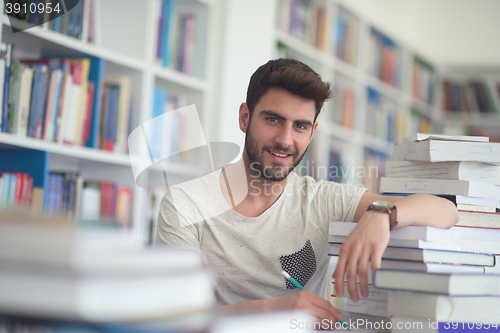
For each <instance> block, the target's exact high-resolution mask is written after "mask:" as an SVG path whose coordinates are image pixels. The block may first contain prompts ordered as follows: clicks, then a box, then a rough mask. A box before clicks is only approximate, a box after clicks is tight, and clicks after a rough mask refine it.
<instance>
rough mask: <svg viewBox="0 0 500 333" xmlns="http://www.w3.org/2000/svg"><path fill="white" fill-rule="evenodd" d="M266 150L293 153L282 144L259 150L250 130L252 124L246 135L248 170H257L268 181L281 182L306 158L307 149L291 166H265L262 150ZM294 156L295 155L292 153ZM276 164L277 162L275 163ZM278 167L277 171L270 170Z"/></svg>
mask: <svg viewBox="0 0 500 333" xmlns="http://www.w3.org/2000/svg"><path fill="white" fill-rule="evenodd" d="M265 150H269V151H273V150H276V151H280V152H285V153H289V154H290V153H291V152H290V151H288V150H287V149H284V148H283V147H281V146H280V145H277V146H274V147H272V148H271V147H263V149H262V151H259V147H257V143H256V142H255V139H254V137H253V136H252V134H251V132H250V125H249V126H248V128H247V133H246V136H245V151H246V153H247V156H248V161H245V164H246V166H247V170H249V172H250V173H252V172H255V173H258V175H259V177H260V178H262V179H265V180H268V181H272V182H281V181H282V180H284V179H285V178H286V177H288V175H289V174H290V172H292V171H293V169H295V167H296V166H297V165H299V163H300V161H302V158H304V155H305V153H306V151H307V148H306V150H305V151H304V152H303V153H302V155H300V157H299V158H298V159H297V160H296V161H295V162H294V163H293V164H292V165H290V166H287V167H284V166H281V165H276V166H270V167H265V166H264V161H263V154H262V152H263V151H265ZM292 156H293V155H292ZM273 164H275V163H273ZM275 168H276V169H278V170H277V171H273V172H272V173H271V172H270V171H269V170H270V169H275Z"/></svg>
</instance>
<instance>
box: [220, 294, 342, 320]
mask: <svg viewBox="0 0 500 333" xmlns="http://www.w3.org/2000/svg"><path fill="white" fill-rule="evenodd" d="M222 308H223V309H224V310H228V311H245V312H247V311H251V312H254V311H257V312H271V311H286V310H304V311H307V312H309V313H310V314H312V315H313V316H315V317H316V321H318V322H321V321H322V320H323V319H328V321H330V320H333V321H334V322H335V321H336V320H337V319H342V313H341V312H340V311H339V310H338V309H336V308H334V307H333V306H332V305H331V304H330V302H328V301H326V300H324V299H323V298H321V297H319V296H316V295H314V294H313V293H310V292H308V291H298V292H295V293H293V294H290V295H288V296H283V297H277V298H266V299H259V300H255V301H251V302H247V303H242V304H235V305H225V306H223V307H222Z"/></svg>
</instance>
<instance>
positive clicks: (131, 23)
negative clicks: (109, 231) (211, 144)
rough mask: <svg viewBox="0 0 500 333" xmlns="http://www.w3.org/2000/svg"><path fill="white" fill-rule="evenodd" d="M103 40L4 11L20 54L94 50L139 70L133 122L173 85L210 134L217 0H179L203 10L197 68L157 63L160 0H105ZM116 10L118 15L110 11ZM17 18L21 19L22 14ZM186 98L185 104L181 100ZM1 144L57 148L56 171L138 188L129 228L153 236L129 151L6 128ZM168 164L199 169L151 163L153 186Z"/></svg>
mask: <svg viewBox="0 0 500 333" xmlns="http://www.w3.org/2000/svg"><path fill="white" fill-rule="evenodd" d="M99 6H100V13H101V14H100V15H98V16H96V18H98V19H100V22H99V24H98V26H100V36H101V39H100V40H101V41H100V44H99V45H94V44H89V43H86V42H83V41H80V40H77V39H75V38H71V37H68V36H65V35H62V34H59V33H56V32H53V31H50V30H47V29H44V28H42V27H33V28H30V29H28V30H25V31H22V32H17V33H15V34H14V33H12V30H11V29H10V21H9V18H8V17H7V16H6V15H2V16H1V24H0V33H1V36H2V42H6V43H12V44H13V45H14V56H15V58H23V59H26V58H33V59H38V58H41V57H74V56H78V57H85V56H95V57H99V58H101V59H104V61H105V67H104V68H105V76H108V75H126V76H130V77H131V78H132V91H133V112H134V113H133V119H132V124H133V128H135V127H136V126H139V125H140V124H142V123H144V122H145V121H147V120H149V119H150V118H151V108H152V105H153V104H152V99H153V91H154V87H155V86H158V87H162V88H166V89H168V91H169V93H170V92H172V93H175V94H177V93H178V94H182V95H183V96H184V97H185V101H186V105H190V104H195V105H196V108H197V111H198V114H199V116H200V119H201V123H202V126H203V128H204V131H205V136H206V138H207V139H209V138H210V137H211V136H210V135H211V129H212V127H213V126H214V124H213V118H215V117H214V114H213V112H214V108H213V103H214V101H213V99H212V98H213V97H212V95H213V91H212V87H214V84H213V80H214V69H213V67H214V66H211V65H210V64H212V63H213V62H214V61H216V59H215V55H216V51H215V48H216V47H217V44H216V42H217V41H216V39H217V38H216V37H217V33H218V30H217V28H216V27H217V25H216V23H217V15H218V14H217V6H218V3H217V2H216V1H211V0H186V1H177V6H178V7H182V8H183V9H187V10H190V9H192V10H193V11H195V12H196V15H197V24H198V26H197V29H196V31H197V36H196V37H195V38H196V39H197V43H196V50H195V54H196V55H195V63H194V64H193V75H187V74H184V73H181V72H177V71H175V70H172V69H169V68H163V67H160V66H159V65H157V64H156V62H155V61H154V59H153V58H154V57H153V55H154V54H155V53H154V52H155V47H156V32H155V29H157V26H156V22H157V21H156V16H157V13H156V9H157V8H156V4H155V0H147V1H134V0H101V1H100V2H99ZM111 18H112V19H111ZM13 24H20V25H22V24H23V22H20V21H18V22H15V21H14V23H13ZM181 106H184V105H181ZM0 147H1V148H13V149H33V150H40V151H46V152H49V153H50V161H49V170H50V171H56V170H57V171H78V172H79V173H81V174H82V175H83V177H84V179H85V178H93V179H106V180H113V181H116V182H117V183H119V184H121V185H126V186H130V187H132V188H133V191H134V196H133V197H134V199H133V208H132V211H133V224H132V228H131V229H130V230H131V231H132V232H133V233H134V234H136V235H137V237H140V238H141V239H143V240H146V239H145V237H147V235H148V226H147V224H148V221H147V218H148V213H147V209H148V208H147V204H146V202H147V190H146V189H144V188H141V187H138V186H137V185H136V184H135V181H134V177H133V174H132V169H131V166H130V160H129V157H128V155H126V154H117V153H111V152H107V151H102V150H98V149H90V148H84V147H74V146H68V145H61V144H56V143H53V142H46V141H42V140H38V139H33V138H28V137H20V136H15V135H11V134H6V133H0ZM163 171H165V172H166V173H168V175H169V177H170V176H171V177H172V179H175V181H176V182H178V181H182V179H190V178H192V177H193V176H195V175H197V174H198V173H197V169H196V166H194V165H185V164H178V163H177V164H176V163H167V164H165V167H164V169H163V168H161V167H160V166H155V167H153V168H151V169H150V170H149V171H148V172H149V176H148V177H149V187H151V188H154V187H158V186H162V185H163V186H164V183H163V184H162V185H158V184H155V182H156V180H157V179H159V178H160V177H159V176H160V175H163Z"/></svg>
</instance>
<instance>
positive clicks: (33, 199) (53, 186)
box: [0, 172, 132, 227]
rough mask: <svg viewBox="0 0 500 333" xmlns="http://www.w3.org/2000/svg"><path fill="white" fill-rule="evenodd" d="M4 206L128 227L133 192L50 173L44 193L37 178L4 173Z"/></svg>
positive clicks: (0, 200)
mask: <svg viewBox="0 0 500 333" xmlns="http://www.w3.org/2000/svg"><path fill="white" fill-rule="evenodd" d="M0 206H1V207H3V208H4V209H7V210H9V209H16V210H31V211H34V212H43V213H45V214H49V215H56V216H57V215H64V216H72V217H74V218H75V219H77V220H78V219H80V220H85V221H100V222H103V221H104V222H112V223H116V224H117V225H119V226H123V227H127V226H129V225H130V222H131V207H132V190H131V189H130V188H128V187H126V186H119V185H118V184H116V183H113V182H108V181H97V180H85V181H84V180H83V178H82V176H81V175H79V174H76V173H49V174H48V178H47V186H46V187H45V189H44V188H40V187H34V186H33V177H31V176H29V175H28V174H27V173H22V172H1V173H0Z"/></svg>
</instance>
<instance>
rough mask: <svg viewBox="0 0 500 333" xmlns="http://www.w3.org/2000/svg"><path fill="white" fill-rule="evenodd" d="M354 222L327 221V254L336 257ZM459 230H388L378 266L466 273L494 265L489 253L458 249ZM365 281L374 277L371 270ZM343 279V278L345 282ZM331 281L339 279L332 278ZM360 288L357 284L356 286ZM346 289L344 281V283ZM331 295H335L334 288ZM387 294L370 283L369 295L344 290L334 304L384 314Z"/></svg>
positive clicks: (348, 308)
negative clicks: (354, 297)
mask: <svg viewBox="0 0 500 333" xmlns="http://www.w3.org/2000/svg"><path fill="white" fill-rule="evenodd" d="M355 226H356V223H354V222H334V221H332V222H330V227H329V228H330V229H329V236H328V237H329V238H328V241H329V243H330V250H329V255H330V256H333V257H338V255H339V253H340V248H341V246H342V244H343V242H344V240H345V239H346V237H347V236H348V235H349V233H350V232H351V231H352V230H353V229H354V227H355ZM460 248H461V246H460V231H458V230H455V229H439V228H434V227H429V226H407V227H404V228H400V229H395V230H393V231H392V232H391V238H390V241H389V245H388V247H387V249H386V251H385V252H384V254H383V256H382V262H381V268H382V269H387V270H396V271H410V272H412V273H415V274H419V273H425V274H427V273H466V274H474V273H475V274H483V273H484V272H485V267H491V266H494V265H495V257H494V256H493V255H491V254H482V253H467V252H461V251H460ZM368 281H370V282H371V281H373V279H372V276H371V271H369V274H368ZM345 282H346V281H344V283H345ZM334 283H338V282H337V281H334ZM358 289H359V288H358ZM344 290H345V291H347V285H346V286H345V289H344ZM332 297H337V295H336V294H335V292H334V293H333V294H332ZM388 300H389V295H388V293H387V292H386V291H384V290H380V289H377V288H376V285H373V284H372V283H369V296H368V297H366V298H361V300H360V301H359V302H357V303H354V302H353V301H352V300H350V299H349V294H348V293H346V295H344V297H343V298H342V299H338V300H336V302H335V303H336V305H337V306H338V307H339V308H341V309H342V310H344V311H347V312H352V313H357V314H368V315H372V316H378V317H387V316H389V313H388Z"/></svg>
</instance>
